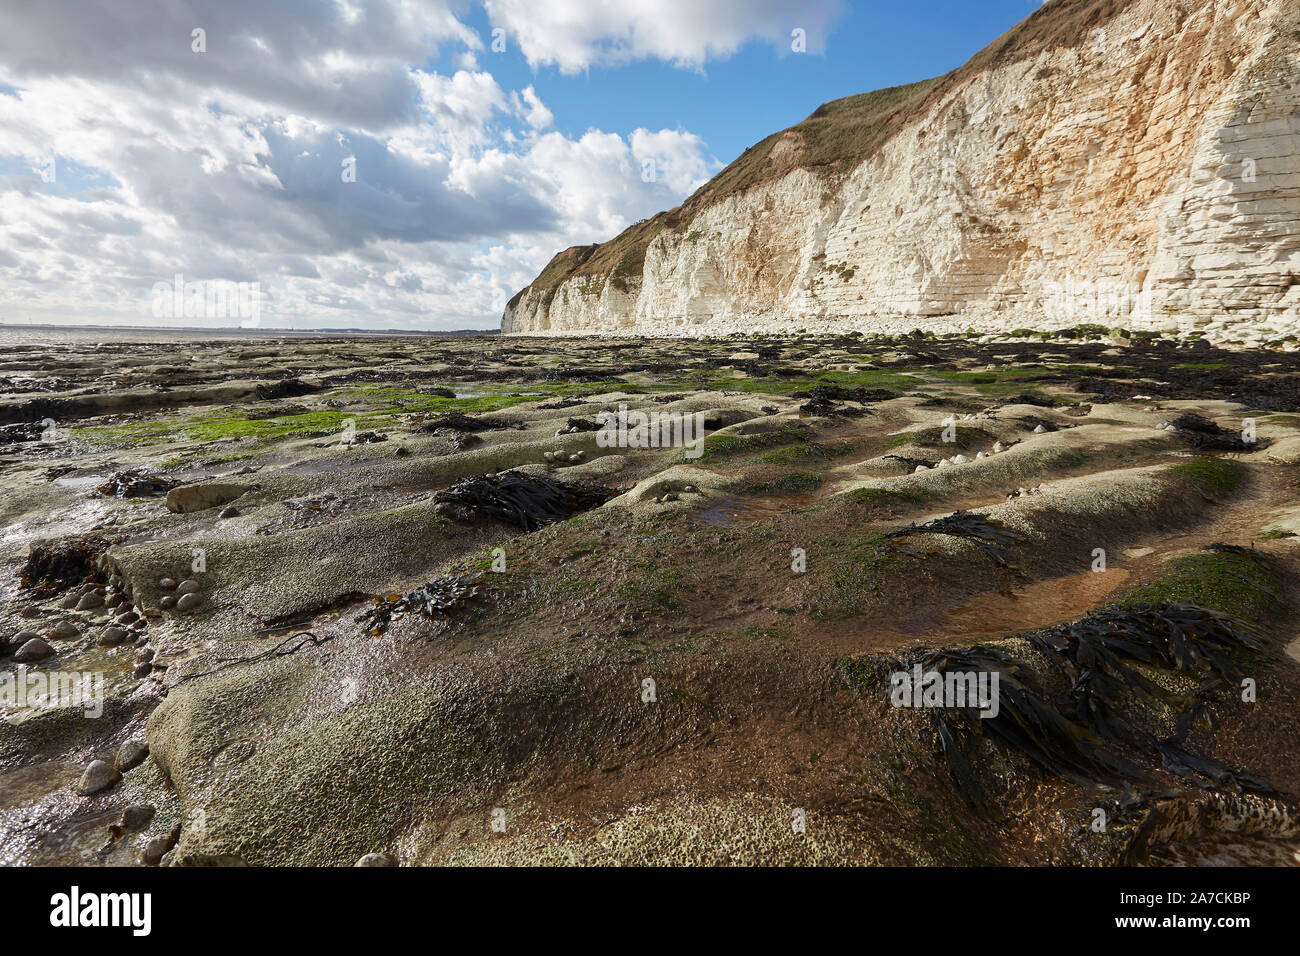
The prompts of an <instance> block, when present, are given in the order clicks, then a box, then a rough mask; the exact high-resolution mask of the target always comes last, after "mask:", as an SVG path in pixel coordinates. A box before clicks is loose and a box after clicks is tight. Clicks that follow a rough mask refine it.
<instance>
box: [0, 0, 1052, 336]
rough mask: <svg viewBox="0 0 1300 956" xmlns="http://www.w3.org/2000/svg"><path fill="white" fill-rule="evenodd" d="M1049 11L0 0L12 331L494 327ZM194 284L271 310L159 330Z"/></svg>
mask: <svg viewBox="0 0 1300 956" xmlns="http://www.w3.org/2000/svg"><path fill="white" fill-rule="evenodd" d="M1037 7H1038V3H1037V0H981V2H979V3H970V2H958V0H913V2H910V3H907V4H901V3H888V4H886V3H869V2H856V3H850V2H845V0H799V2H787V0H707V2H702V0H621V2H620V3H618V4H611V3H609V2H608V0H423V2H422V3H420V4H407V3H405V2H404V0H295V2H293V3H277V4H266V3H264V2H261V0H132V2H131V3H129V4H114V5H108V4H91V3H87V2H84V0H47V2H46V3H43V4H40V5H38V6H35V7H32V6H28V7H26V8H24V9H22V10H19V9H18V5H16V4H7V5H0V131H2V132H0V322H27V321H41V322H64V323H76V324H123V325H150V324H173V325H174V324H188V325H193V326H196V327H203V326H208V327H216V326H231V325H260V326H264V327H296V328H304V327H320V328H350V327H369V328H410V329H452V328H488V327H492V326H495V325H496V324H497V323H498V322H499V319H500V315H501V311H502V308H503V307H504V304H505V301H506V300H507V299H508V298H509V297H510V296H511V295H512V294H513V293H514V292H515V291H517V290H518V289H519V288H521V287H522V286H523V285H525V284H527V283H528V282H529V281H530V280H531V279H532V278H533V277H534V276H535V275H536V273H537V272H538V270H540V269H541V267H542V266H544V265H545V264H546V262H547V261H548V260H549V259H550V258H551V256H552V255H554V254H555V253H556V252H557V251H559V250H560V249H563V248H566V247H567V246H570V245H574V244H578V243H589V242H596V241H601V240H604V239H608V238H610V237H611V236H613V235H615V234H616V233H617V232H619V231H620V230H621V229H622V228H624V227H625V226H626V225H628V224H630V223H632V222H635V221H637V220H639V219H643V218H645V217H647V216H650V215H653V214H654V213H655V212H657V211H659V210H661V209H665V208H669V207H671V206H673V205H676V204H677V203H678V202H680V201H681V200H682V199H683V198H685V197H686V196H687V195H689V194H690V193H691V192H692V191H694V189H696V188H698V187H699V186H700V185H701V184H702V183H703V182H705V181H707V179H708V178H709V176H711V175H713V174H714V173H716V172H717V170H718V169H719V168H721V166H722V165H724V164H725V163H727V162H730V161H731V160H732V159H734V158H735V157H736V156H738V155H739V154H740V153H741V152H743V151H744V150H745V149H746V148H747V147H749V146H750V145H752V144H754V143H755V142H757V141H759V140H760V139H762V138H764V137H765V136H767V135H769V134H770V133H773V132H776V131H778V130H780V129H782V128H784V127H787V126H789V125H792V124H794V123H797V122H798V121H800V120H801V119H803V118H804V117H805V116H807V115H808V114H809V113H810V112H812V111H813V110H814V109H815V108H816V107H817V106H818V105H819V104H821V103H823V102H825V101H827V100H830V99H835V98H838V97H841V96H847V95H851V94H854V93H861V92H865V91H868V90H872V89H878V88H880V87H883V86H892V85H897V84H900V83H907V82H912V81H914V80H918V79H923V78H925V77H929V76H934V75H938V74H940V73H944V72H946V71H948V70H951V69H953V68H955V67H957V66H959V65H960V64H961V63H963V62H964V61H965V60H966V59H968V58H969V57H970V56H971V55H972V54H973V53H975V52H976V51H977V50H978V49H980V48H981V47H983V46H984V45H986V44H987V43H988V42H989V41H991V40H993V39H994V38H995V37H997V36H998V35H1000V34H1002V33H1003V32H1005V31H1006V30H1007V29H1009V28H1011V27H1012V26H1013V25H1014V24H1015V23H1017V22H1019V21H1020V20H1022V19H1023V18H1024V17H1025V16H1027V15H1029V14H1030V13H1032V12H1033V11H1034V10H1035V9H1037ZM796 27H797V28H799V29H802V30H804V31H805V34H806V37H807V52H805V53H795V52H792V51H791V49H790V45H791V30H792V28H796ZM494 31H496V32H497V34H498V35H499V36H500V37H501V38H503V39H504V43H505V50H504V52H494V50H493V49H492V43H493V32H494ZM200 34H201V35H200ZM51 156H53V157H55V167H54V168H55V170H56V175H55V176H54V178H53V179H52V180H51V179H50V177H49V176H48V175H42V174H41V171H42V169H44V168H45V167H46V165H47V164H48V161H49V157H51ZM647 161H653V162H654V163H655V165H656V168H657V169H658V171H659V175H658V176H657V177H656V178H655V179H654V180H653V181H650V182H647V181H645V180H643V178H642V177H641V175H640V173H641V169H642V167H643V164H644V163H645V162H647ZM349 164H350V165H351V170H350V175H349V169H348V167H349ZM178 274H179V275H181V276H182V280H183V281H184V282H185V283H186V284H187V286H188V285H197V286H199V287H201V286H202V285H203V284H205V283H224V282H246V283H255V284H256V288H257V290H258V293H257V296H256V298H255V301H257V302H258V303H260V305H259V309H258V314H256V315H252V316H243V315H240V316H233V317H232V316H225V315H208V314H198V315H195V316H183V317H181V318H180V319H179V320H178V319H176V318H175V317H160V316H159V315H158V312H157V308H156V306H157V303H158V302H159V301H163V300H165V301H167V302H171V301H173V297H172V296H170V295H166V296H164V295H162V294H161V293H160V291H159V288H160V284H165V283H174V282H175V278H174V277H175V276H176V275H178ZM241 301H249V300H248V299H247V298H245V299H243V300H241Z"/></svg>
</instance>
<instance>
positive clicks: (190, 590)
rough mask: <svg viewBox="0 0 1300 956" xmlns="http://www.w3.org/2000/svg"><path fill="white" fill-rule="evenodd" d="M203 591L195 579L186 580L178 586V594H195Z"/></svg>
mask: <svg viewBox="0 0 1300 956" xmlns="http://www.w3.org/2000/svg"><path fill="white" fill-rule="evenodd" d="M201 590H202V588H200V587H199V582H198V581H195V580H194V579H193V578H186V579H185V580H184V581H182V582H181V583H180V584H178V585H176V593H177V594H194V593H196V592H198V591H201Z"/></svg>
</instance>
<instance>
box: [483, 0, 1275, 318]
mask: <svg viewBox="0 0 1300 956" xmlns="http://www.w3.org/2000/svg"><path fill="white" fill-rule="evenodd" d="M1091 2H1093V3H1094V4H1097V3H1099V2H1100V0H1091ZM1088 3H1089V0H1053V2H1051V3H1049V4H1048V5H1047V6H1045V7H1044V8H1042V9H1041V10H1040V11H1038V12H1037V13H1036V14H1035V15H1034V17H1031V18H1030V20H1029V21H1026V24H1022V25H1021V27H1018V28H1017V30H1020V31H1026V30H1027V29H1029V28H1030V27H1031V26H1033V25H1035V24H1041V23H1042V22H1046V21H1039V20H1038V19H1037V18H1042V17H1051V16H1065V15H1067V14H1069V13H1071V12H1072V11H1073V12H1075V13H1078V12H1079V11H1080V10H1081V9H1082V8H1083V7H1086V6H1087V4H1088ZM1115 8H1118V9H1115ZM1084 12H1095V11H1084ZM1106 14H1107V15H1106V16H1104V17H1096V16H1094V17H1093V18H1092V19H1091V20H1090V21H1088V22H1087V23H1086V24H1085V29H1084V30H1081V31H1080V32H1079V33H1078V35H1077V36H1074V37H1072V38H1071V41H1070V42H1069V43H1061V42H1051V43H1043V44H1041V48H1040V49H1037V50H1033V49H1032V48H1031V49H1029V50H1026V51H1025V53H1026V54H1027V55H1022V56H1019V57H1012V56H1005V55H1004V56H995V57H986V58H987V59H990V60H991V61H992V64H993V65H991V66H990V67H989V68H987V69H974V70H972V69H970V68H969V66H968V68H963V71H959V72H958V73H957V74H954V76H953V77H950V78H945V79H947V80H948V82H941V83H940V84H939V85H937V86H936V87H935V88H934V89H935V94H934V95H932V96H930V97H928V98H927V100H926V101H925V102H924V103H923V105H922V106H921V108H919V109H917V110H915V113H914V115H910V116H908V117H907V118H906V122H903V123H900V124H899V128H898V129H897V130H896V131H894V132H893V133H892V135H891V136H890V137H889V138H888V139H887V140H886V141H885V142H884V143H883V144H882V145H881V146H880V147H879V148H878V149H876V150H874V152H873V153H872V154H871V155H870V156H869V157H867V158H866V159H865V160H864V161H862V162H861V163H859V164H858V165H856V166H855V167H853V168H851V169H849V170H847V171H839V172H830V171H827V169H828V167H826V166H825V165H819V166H816V167H813V168H804V167H803V166H801V165H800V154H801V151H802V150H803V149H804V143H803V140H804V137H803V134H802V133H801V132H800V127H794V128H792V129H791V130H788V131H786V132H785V133H784V134H782V135H781V136H779V137H776V138H774V139H773V140H772V141H771V144H770V146H765V148H766V149H767V152H768V155H767V157H766V159H765V162H767V163H768V164H769V167H768V168H769V170H770V172H769V174H768V175H767V177H766V178H765V179H764V180H763V181H762V182H760V183H758V184H757V185H754V186H752V187H750V188H747V189H745V190H743V191H738V192H735V193H732V194H729V195H726V196H725V197H724V198H721V199H720V200H719V201H716V202H711V203H708V204H706V205H704V206H703V207H702V208H699V209H698V211H692V214H691V215H689V216H685V215H683V216H681V217H680V218H679V220H678V221H677V222H676V223H675V226H674V227H673V228H664V229H662V230H660V231H659V232H658V233H657V234H656V235H654V236H653V238H651V239H650V241H649V243H648V245H644V260H643V262H641V261H638V258H637V257H636V256H633V257H631V258H630V259H629V260H628V261H632V262H635V263H636V265H637V266H639V269H635V268H634V269H628V268H626V266H624V267H623V268H621V269H619V270H612V269H607V270H605V271H604V272H594V273H593V272H591V270H590V269H588V270H586V271H585V272H584V270H583V268H582V266H581V262H580V260H582V259H583V258H584V257H583V256H582V255H581V254H580V253H581V250H568V251H567V252H566V253H562V254H561V256H560V257H557V260H556V262H553V263H552V265H551V266H550V267H548V270H547V272H545V273H543V275H542V276H541V277H539V280H538V281H535V282H534V283H533V284H532V285H531V286H529V287H528V288H527V289H525V290H524V291H523V292H522V293H520V294H519V295H518V296H516V298H515V299H514V300H512V302H511V304H510V306H509V307H508V308H507V310H506V313H505V315H504V317H503V320H502V328H503V331H506V332H525V333H538V332H568V333H574V332H615V331H624V332H648V333H660V332H662V333H675V334H719V333H728V332H735V331H763V330H777V329H783V330H789V329H798V328H807V329H810V330H811V329H822V328H832V329H840V330H862V331H907V330H910V329H913V328H918V327H919V328H923V329H933V330H935V331H940V330H948V331H950V330H954V329H957V330H960V329H966V328H970V327H974V328H976V329H979V330H989V331H998V330H1001V331H1010V330H1013V329H1016V328H1022V327H1024V328H1032V329H1045V328H1057V327H1064V326H1070V325H1077V324H1080V323H1084V322H1097V323H1104V324H1107V325H1112V326H1114V325H1120V326H1124V327H1126V328H1134V329H1141V328H1159V329H1175V328H1176V329H1181V330H1191V329H1199V330H1202V331H1204V332H1205V333H1206V334H1207V335H1209V336H1210V337H1212V338H1223V337H1225V336H1227V337H1236V338H1245V339H1248V340H1257V339H1261V338H1262V339H1273V338H1281V337H1285V336H1287V335H1292V334H1297V333H1300V0H1132V2H1130V3H1127V4H1125V3H1122V2H1121V3H1118V4H1116V3H1113V2H1112V3H1111V4H1110V5H1109V6H1108V7H1107V10H1106ZM1015 32H1016V31H1013V34H1014V33H1015ZM1010 36H1012V34H1008V37H1010ZM1006 39H1007V38H1003V41H1006ZM1003 41H999V42H1003ZM1009 46H1010V45H1008V48H1009ZM990 49H993V48H990ZM986 53H987V51H986ZM981 56H982V57H984V56H985V55H984V54H981ZM979 60H980V58H979V57H977V58H976V60H975V61H972V63H973V64H975V63H978V62H979ZM830 106H832V107H833V106H834V104H830ZM766 143H767V141H765V144H766ZM724 175H726V173H725V171H724V173H723V174H720V177H721V176H724ZM706 189H707V187H706ZM683 208H684V209H685V208H691V206H690V204H688V205H687V207H683ZM615 241H616V242H617V241H618V240H615ZM565 256H569V257H570V260H571V261H572V263H573V265H572V266H571V265H569V264H568V263H567V262H566V260H564V258H563V257H565ZM566 271H567V274H566ZM543 280H545V281H543Z"/></svg>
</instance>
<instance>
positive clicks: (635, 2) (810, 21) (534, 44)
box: [484, 0, 845, 73]
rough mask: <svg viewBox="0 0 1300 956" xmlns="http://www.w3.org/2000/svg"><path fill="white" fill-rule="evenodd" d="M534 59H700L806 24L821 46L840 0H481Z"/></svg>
mask: <svg viewBox="0 0 1300 956" xmlns="http://www.w3.org/2000/svg"><path fill="white" fill-rule="evenodd" d="M484 6H485V7H486V8H487V11H488V14H489V16H490V17H491V19H492V22H493V23H494V24H496V25H498V26H501V27H504V28H505V29H506V31H507V32H508V34H509V35H510V36H511V37H512V38H513V39H514V41H515V42H516V43H518V44H519V47H520V49H521V50H522V51H523V54H524V56H525V57H527V59H528V62H529V63H530V64H532V65H533V66H534V67H537V66H543V65H547V66H550V65H553V66H557V67H559V68H560V70H562V71H563V72H565V73H578V72H581V71H582V70H585V69H587V68H588V67H589V66H593V65H607V66H608V65H617V64H621V63H627V62H631V61H634V60H645V59H660V60H666V61H668V62H670V63H674V64H676V65H678V66H685V67H700V66H702V65H703V64H704V63H705V62H706V61H708V60H711V59H718V58H725V57H728V56H731V55H732V54H733V53H735V52H736V51H737V50H739V49H740V48H741V47H742V46H743V45H744V44H745V43H747V42H749V41H751V40H761V41H765V42H768V43H772V44H774V45H775V46H776V48H777V49H778V50H781V51H787V52H788V51H789V50H790V49H791V42H792V32H793V31H794V30H796V29H799V30H803V31H804V36H805V38H806V41H807V43H806V50H807V52H809V53H820V52H822V51H823V50H824V49H825V43H826V35H827V33H828V31H829V30H830V27H831V25H832V24H833V23H834V21H835V20H836V18H838V17H839V16H840V14H842V13H843V12H844V10H845V3H844V2H843V0H803V2H801V3H790V2H788V0H706V2H701V0H619V2H617V3H611V2H609V0H546V2H544V3H542V2H537V0H485V2H484Z"/></svg>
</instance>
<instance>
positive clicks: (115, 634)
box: [99, 627, 131, 647]
mask: <svg viewBox="0 0 1300 956" xmlns="http://www.w3.org/2000/svg"><path fill="white" fill-rule="evenodd" d="M130 636H131V635H130V632H129V631H127V630H126V628H123V627H106V628H104V630H103V631H101V632H100V635H99V644H100V645H101V646H102V647H115V646H116V645H118V644H121V643H122V642H123V641H125V640H126V639H127V638H128V637H130Z"/></svg>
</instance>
